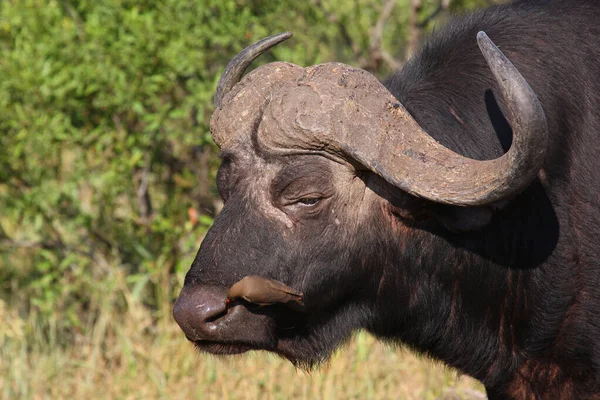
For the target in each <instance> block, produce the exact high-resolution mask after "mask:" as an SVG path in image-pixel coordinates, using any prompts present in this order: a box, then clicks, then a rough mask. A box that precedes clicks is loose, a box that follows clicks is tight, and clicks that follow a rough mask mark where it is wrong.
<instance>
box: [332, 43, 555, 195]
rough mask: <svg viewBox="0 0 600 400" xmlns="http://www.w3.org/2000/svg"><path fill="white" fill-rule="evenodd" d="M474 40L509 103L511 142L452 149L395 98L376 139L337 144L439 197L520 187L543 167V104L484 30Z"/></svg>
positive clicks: (396, 179) (511, 191)
mask: <svg viewBox="0 0 600 400" xmlns="http://www.w3.org/2000/svg"><path fill="white" fill-rule="evenodd" d="M477 42H478V44H479V48H480V50H481V52H482V54H483V56H484V58H485V60H486V61H487V63H488V66H489V68H490V69H491V71H492V74H493V75H494V77H495V79H496V81H497V83H498V86H499V88H500V92H501V93H502V97H503V98H504V102H505V104H506V106H507V109H508V120H509V122H510V125H511V127H512V130H513V142H512V145H511V147H510V149H509V150H508V152H507V153H505V154H504V155H503V156H501V157H499V158H496V159H493V160H485V161H479V160H474V159H471V158H467V157H464V156H461V155H459V154H456V153H454V152H453V151H451V150H450V149H448V148H446V147H444V146H442V145H441V144H439V143H438V142H436V141H435V140H434V139H433V138H431V136H429V135H428V134H427V133H426V132H425V131H424V130H423V128H421V126H419V124H418V123H417V122H416V121H415V120H414V119H412V117H410V115H408V113H407V112H406V110H404V108H403V107H402V106H401V105H400V104H399V103H396V104H394V107H393V108H392V109H390V110H391V113H392V114H394V113H395V111H397V112H398V116H397V117H396V118H392V120H391V121H388V122H389V125H388V126H387V127H384V129H381V124H383V125H386V123H385V122H383V123H382V122H380V128H379V132H378V133H376V134H375V138H374V139H375V140H373V141H374V142H376V143H377V144H376V145H370V144H368V143H366V142H365V140H364V139H362V135H364V133H363V134H362V135H360V134H356V135H349V137H352V139H350V140H349V141H347V142H346V143H345V145H344V144H343V143H338V144H337V147H341V148H343V149H344V152H345V153H347V154H349V155H350V156H351V157H352V158H354V159H355V160H357V161H359V162H360V163H361V164H362V165H364V166H366V167H367V168H369V169H371V170H372V171H374V172H376V173H377V174H379V175H380V176H382V177H383V178H384V179H385V180H387V181H388V182H390V183H392V184H393V185H395V186H397V187H399V188H400V189H403V190H405V191H407V192H409V193H411V194H413V195H416V196H418V197H423V198H426V199H429V200H433V201H435V202H438V203H445V204H453V205H458V206H477V205H485V204H490V203H494V202H497V201H501V200H506V199H508V198H511V197H512V196H514V195H515V194H517V193H519V192H520V191H522V190H524V189H525V188H526V187H527V186H528V185H529V184H530V183H531V182H532V181H533V180H534V179H535V177H536V175H537V173H538V172H539V170H540V168H541V167H542V165H543V162H544V156H545V154H546V149H547V147H548V126H547V122H546V117H545V114H544V110H543V109H542V106H541V104H540V102H539V101H538V98H537V96H536V95H535V93H534V92H533V90H532V89H531V87H530V86H529V84H528V83H527V81H526V80H525V78H524V77H523V76H522V75H521V74H520V73H519V71H518V70H517V68H516V67H515V66H514V65H513V64H512V63H511V62H510V61H509V60H508V59H507V58H506V57H505V56H504V54H502V52H501V51H500V50H499V49H498V48H497V47H496V45H495V44H494V43H493V42H492V41H491V40H490V39H489V38H488V36H487V35H486V34H485V33H484V32H479V33H478V34H477ZM388 93H389V92H388ZM388 104H389V103H388ZM382 108H383V107H382ZM394 109H396V110H394ZM379 121H384V119H382V118H379ZM372 125H376V124H372ZM393 126H396V129H394V131H395V132H394V133H393V134H391V133H392V132H389V130H390V128H391V129H393V128H392V127H393ZM333 141H335V139H334V140H333ZM333 147H336V146H335V145H334V146H333Z"/></svg>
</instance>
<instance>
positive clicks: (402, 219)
mask: <svg viewBox="0 0 600 400" xmlns="http://www.w3.org/2000/svg"><path fill="white" fill-rule="evenodd" d="M484 32H485V33H484ZM486 34H487V35H486ZM488 36H489V38H488ZM287 37H289V35H288V34H282V35H277V36H274V37H271V38H267V39H265V40H263V41H260V42H258V43H257V44H255V45H253V46H250V47H248V48H247V49H245V50H244V51H243V52H242V53H240V54H239V55H238V56H237V57H236V58H234V59H233V60H232V62H231V63H230V64H229V65H228V67H227V69H226V71H225V72H224V74H223V76H222V78H221V81H220V83H219V86H218V89H217V94H216V97H215V106H216V107H215V112H214V114H213V117H212V120H211V131H212V135H213V138H214V140H215V142H216V143H217V144H218V145H219V147H220V149H221V157H222V165H221V167H220V170H219V173H218V177H217V185H218V189H219V193H220V196H221V197H222V199H223V201H224V208H223V210H222V212H221V213H220V214H219V216H218V217H217V218H216V219H215V222H214V225H213V226H212V228H211V229H210V231H209V232H208V233H207V235H206V237H205V239H204V242H203V243H202V245H201V247H200V250H199V252H198V255H197V256H196V259H195V261H194V263H193V265H192V267H191V269H190V271H189V272H188V274H187V276H186V279H185V285H184V287H183V290H182V291H181V294H180V296H179V298H178V299H177V301H176V303H175V307H174V316H175V319H176V321H177V322H178V324H179V325H180V326H181V328H182V329H183V331H184V332H185V334H186V336H187V338H188V339H189V340H191V341H192V342H194V344H195V345H196V346H197V348H198V349H200V350H203V351H207V352H210V353H216V354H233V353H241V352H244V351H247V350H252V349H263V350H268V351H272V352H275V353H277V354H280V355H282V356H284V357H286V358H288V359H289V360H290V361H291V362H293V363H294V364H296V365H300V366H303V367H310V366H312V365H315V364H318V363H319V362H320V361H323V360H325V359H327V357H328V356H329V355H330V354H331V352H332V350H333V349H335V348H336V347H338V346H339V345H340V344H341V343H342V342H344V340H346V339H347V338H348V337H349V336H350V335H351V333H352V332H353V331H355V330H358V329H364V330H366V331H368V332H370V333H372V334H373V335H375V336H376V337H378V338H381V339H384V340H388V341H392V342H396V343H403V344H406V345H408V346H410V347H411V348H413V349H415V350H416V351H418V352H421V353H424V354H426V355H428V356H431V357H433V358H436V359H439V360H442V361H444V362H445V363H447V364H448V365H450V366H453V367H455V368H457V369H458V370H460V371H462V372H464V373H466V374H468V375H471V376H473V377H475V378H477V379H479V380H480V381H481V382H483V383H484V385H485V387H486V389H487V392H488V396H489V397H490V398H491V399H495V398H519V399H529V398H543V399H556V398H577V399H582V398H600V1H598V0H571V1H563V0H521V1H516V2H514V3H512V4H508V5H502V6H495V7H492V8H488V9H486V10H483V11H480V12H477V13H475V14H472V15H468V16H464V17H459V18H457V19H455V20H454V21H453V22H451V23H450V24H449V25H448V26H447V27H446V28H443V29H440V30H438V31H437V32H435V33H434V34H433V35H432V37H431V38H430V39H429V40H428V41H427V42H426V43H425V44H424V45H423V47H422V48H421V49H420V51H419V52H418V53H417V54H416V55H414V57H413V58H412V59H411V60H410V61H409V62H408V63H407V64H406V65H405V66H404V68H403V69H402V70H400V71H398V72H396V73H395V74H393V75H392V76H390V77H389V78H387V79H386V80H385V81H384V82H383V84H382V83H380V82H379V81H378V80H377V79H376V78H375V77H374V76H373V75H371V74H370V73H368V72H366V71H364V70H360V69H356V68H352V67H349V66H347V65H344V64H339V63H327V64H322V65H316V66H311V67H307V68H302V67H299V66H296V65H293V64H289V63H284V62H276V63H270V64H267V65H264V66H262V67H260V68H258V69H256V70H254V71H252V72H251V73H249V74H248V75H246V76H245V77H243V78H242V79H241V81H239V80H240V78H241V76H242V75H243V72H244V70H245V69H246V67H247V66H248V65H249V64H250V63H251V62H252V60H253V59H255V58H256V57H257V56H258V55H259V54H260V53H262V52H263V51H265V50H266V49H268V48H269V47H271V46H272V45H274V44H276V43H278V42H280V41H282V40H285V39H286V38H287ZM492 41H493V42H492ZM494 43H495V45H494ZM496 46H498V47H496ZM498 49H500V50H501V51H500V50H498ZM505 56H506V57H505ZM508 60H510V61H508ZM511 62H512V63H511ZM238 81H239V82H238ZM247 275H258V276H263V277H265V278H271V279H276V280H277V281H281V282H283V283H285V284H286V285H289V286H290V287H291V288H294V289H296V290H299V291H301V292H303V294H304V298H303V301H304V308H303V309H301V310H298V309H291V308H288V307H286V306H285V305H282V304H279V303H277V304H274V305H267V306H263V307H258V306H255V305H253V304H251V303H248V302H247V301H245V300H241V299H237V300H234V301H232V302H229V303H228V302H226V297H227V291H228V288H229V287H230V286H231V285H232V284H234V283H235V282H237V281H239V280H240V279H242V278H243V277H245V276H247Z"/></svg>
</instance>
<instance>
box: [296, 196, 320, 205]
mask: <svg viewBox="0 0 600 400" xmlns="http://www.w3.org/2000/svg"><path fill="white" fill-rule="evenodd" d="M319 201H321V198H320V197H305V198H303V199H300V200H298V204H300V205H303V206H306V207H309V206H314V205H315V204H317V203H318V202H319Z"/></svg>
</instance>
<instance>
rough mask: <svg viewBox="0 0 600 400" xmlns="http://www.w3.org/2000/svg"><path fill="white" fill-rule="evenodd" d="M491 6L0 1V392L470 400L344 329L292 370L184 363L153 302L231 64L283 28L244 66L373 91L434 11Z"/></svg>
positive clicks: (177, 249)
mask: <svg viewBox="0 0 600 400" xmlns="http://www.w3.org/2000/svg"><path fill="white" fill-rule="evenodd" d="M492 3H493V1H492V0H452V1H450V0H441V1H439V0H393V1H389V0H388V1H381V0H310V1H297V0H296V1H291V0H286V1H259V0H236V1H233V0H162V1H130V0H81V1H75V0H73V1H69V0H64V1H49V0H45V1H42V0H39V1H36V0H12V1H11V0H4V1H2V2H0V50H1V56H0V396H1V397H2V398H19V399H20V398H34V399H38V398H40V399H42V398H65V397H71V396H78V397H82V398H84V397H85V398H142V397H144V398H180V397H182V398H183V397H189V396H193V397H196V398H232V399H237V398H244V399H245V398H278V399H279V398H282V399H284V398H327V399H329V398H340V399H345V398H390V397H391V398H437V397H442V398H443V397H444V396H446V397H448V396H463V395H464V396H466V397H464V398H477V396H481V394H480V392H478V391H477V390H480V387H479V386H477V385H476V384H474V383H473V382H471V381H468V380H465V379H459V378H457V377H456V375H455V374H454V373H453V372H451V371H447V370H445V369H443V368H439V367H435V366H433V364H431V363H428V362H424V361H419V360H417V359H415V358H414V357H413V356H410V355H409V354H408V353H403V352H401V351H400V350H397V349H393V348H391V347H386V346H384V345H382V344H379V343H376V342H375V341H374V340H373V339H372V338H370V337H368V336H366V335H364V334H361V335H359V336H358V337H357V338H356V340H354V341H353V342H352V344H351V345H350V346H349V347H346V348H345V349H344V350H343V351H341V352H340V353H339V354H338V355H336V357H335V358H334V359H333V361H332V362H331V363H329V364H327V365H326V366H324V368H323V369H321V370H320V371H317V372H312V373H311V374H310V375H309V374H306V373H304V372H301V371H296V370H294V369H293V368H292V367H291V366H290V365H288V364H287V363H286V362H283V361H281V360H279V359H276V358H274V357H272V356H269V355H265V354H257V355H249V356H243V357H239V358H237V359H234V361H230V360H229V361H227V360H226V361H219V360H216V359H214V358H210V357H207V356H200V355H197V354H196V353H195V352H194V350H193V348H192V346H191V345H189V344H188V343H187V342H186V340H185V338H184V336H183V334H182V333H180V331H179V330H178V328H177V327H176V325H175V323H174V321H173V320H172V318H171V307H172V303H173V301H174V299H175V297H176V296H177V293H178V291H179V289H180V288H181V285H182V283H183V277H184V275H185V272H186V271H187V270H188V268H189V266H190V264H191V262H192V260H193V257H194V255H195V252H196V251H197V248H198V246H199V244H200V242H201V240H202V237H203V235H204V233H205V232H206V230H207V229H208V228H209V227H210V225H211V223H212V221H213V218H214V216H215V215H216V213H218V211H219V208H220V201H219V199H218V196H217V194H216V190H215V185H214V178H215V174H216V170H217V168H218V160H217V158H216V154H217V149H216V146H215V145H214V143H213V142H212V139H211V137H210V134H209V129H208V123H209V119H210V115H211V113H212V110H213V106H212V97H213V93H214V89H215V86H216V83H217V80H218V78H219V76H220V73H221V72H222V70H223V68H224V66H225V65H226V64H227V62H228V61H229V59H230V58H231V57H233V56H234V55H235V54H236V53H237V52H238V51H239V50H241V49H242V48H243V47H244V46H246V45H248V44H250V43H252V42H254V41H256V40H258V39H260V38H262V37H265V36H268V35H271V34H274V33H278V32H281V31H285V30H291V31H293V32H294V37H293V38H292V39H290V40H289V41H287V42H285V43H284V44H283V45H280V46H277V47H276V48H275V49H274V50H273V51H271V52H269V53H268V54H266V55H264V56H262V57H261V58H260V59H259V61H258V62H257V63H255V65H254V66H258V65H260V64H261V63H266V62H270V61H274V60H286V61H289V62H293V63H296V64H299V65H303V66H306V65H311V64H316V63H320V62H327V61H333V60H336V61H341V62H345V63H348V64H351V65H354V66H359V67H362V68H365V69H368V70H370V71H372V72H374V73H375V74H377V75H378V76H380V77H383V76H384V75H385V74H387V73H389V72H390V71H392V70H393V69H394V68H397V67H400V66H401V65H402V63H403V62H404V61H405V60H406V58H407V57H408V56H409V55H410V53H411V52H412V51H413V50H414V48H415V45H416V42H417V41H418V40H419V38H422V37H424V36H426V35H427V34H428V33H429V32H431V30H432V29H434V27H435V26H437V25H439V24H441V23H443V21H444V20H446V19H447V18H448V17H449V15H450V14H451V13H453V12H460V11H462V10H464V9H470V8H473V7H481V6H485V5H490V4H492ZM369 371H370V372H369ZM471 388H476V389H471ZM465 393H466V394H465ZM473 396H475V397H473ZM448 398H462V397H448ZM479 398H481V397H479Z"/></svg>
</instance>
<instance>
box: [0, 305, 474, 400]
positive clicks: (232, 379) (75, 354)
mask: <svg viewBox="0 0 600 400" xmlns="http://www.w3.org/2000/svg"><path fill="white" fill-rule="evenodd" d="M130 306H131V304H130ZM34 325H35V321H34V320H29V321H23V320H21V319H19V317H18V315H16V313H14V312H13V311H11V310H10V309H8V308H7V307H6V306H5V305H4V303H2V302H1V301H0V396H1V397H2V398H4V399H13V398H14V399H69V398H71V399H138V398H140V399H142V398H143V399H163V398H164V399H184V398H186V399H187V398H197V399H438V398H441V399H461V398H464V399H482V398H485V396H484V395H483V389H482V388H481V385H479V384H478V383H476V382H475V381H473V380H471V379H469V378H467V377H458V376H457V375H456V373H454V372H452V371H449V370H448V369H445V368H444V367H442V366H441V365H436V364H433V363H431V362H429V361H426V360H420V359H418V358H416V357H415V356H413V355H412V354H411V353H409V352H408V351H403V350H399V349H394V348H392V347H390V346H388V345H385V344H382V343H380V342H377V341H376V340H374V339H373V338H372V337H370V336H368V335H367V334H363V333H361V334H359V335H357V336H356V337H355V338H354V340H353V341H352V342H351V343H350V344H348V345H347V346H345V347H344V348H343V349H341V350H340V351H339V352H338V353H337V354H336V355H335V356H334V357H333V358H332V360H331V361H330V362H329V363H327V364H326V365H324V366H323V367H322V368H320V369H319V370H318V371H313V372H311V373H307V372H304V371H301V370H297V369H295V368H294V367H293V366H292V365H290V364H289V363H288V362H287V361H285V360H282V359H279V358H277V357H275V356H273V355H270V354H266V353H262V352H260V353H252V354H247V355H243V356H237V357H233V358H226V359H223V358H217V357H212V356H207V355H201V354H198V353H197V352H196V351H195V350H194V349H193V347H192V345H191V344H189V343H187V342H186V340H185V339H184V337H183V335H182V334H181V332H180V331H179V329H178V328H177V326H176V325H175V323H174V322H173V321H171V320H170V318H164V319H161V320H159V321H158V322H157V321H153V320H152V319H151V317H150V315H149V313H148V311H146V310H145V309H144V308H142V307H130V313H129V314H128V315H127V316H122V317H118V316H114V315H111V313H110V309H107V312H106V313H105V314H104V315H101V316H100V318H99V319H97V320H96V322H95V323H94V325H93V326H92V327H90V329H89V330H86V331H85V332H86V335H83V336H81V337H79V338H78V340H77V344H76V345H73V346H71V347H67V348H59V347H58V346H55V345H53V344H52V342H54V341H55V339H53V338H52V337H50V338H48V337H46V338H42V337H41V335H39V334H38V333H36V331H35V330H31V329H29V328H31V326H34ZM28 332H29V333H28ZM51 336H52V335H51Z"/></svg>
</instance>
